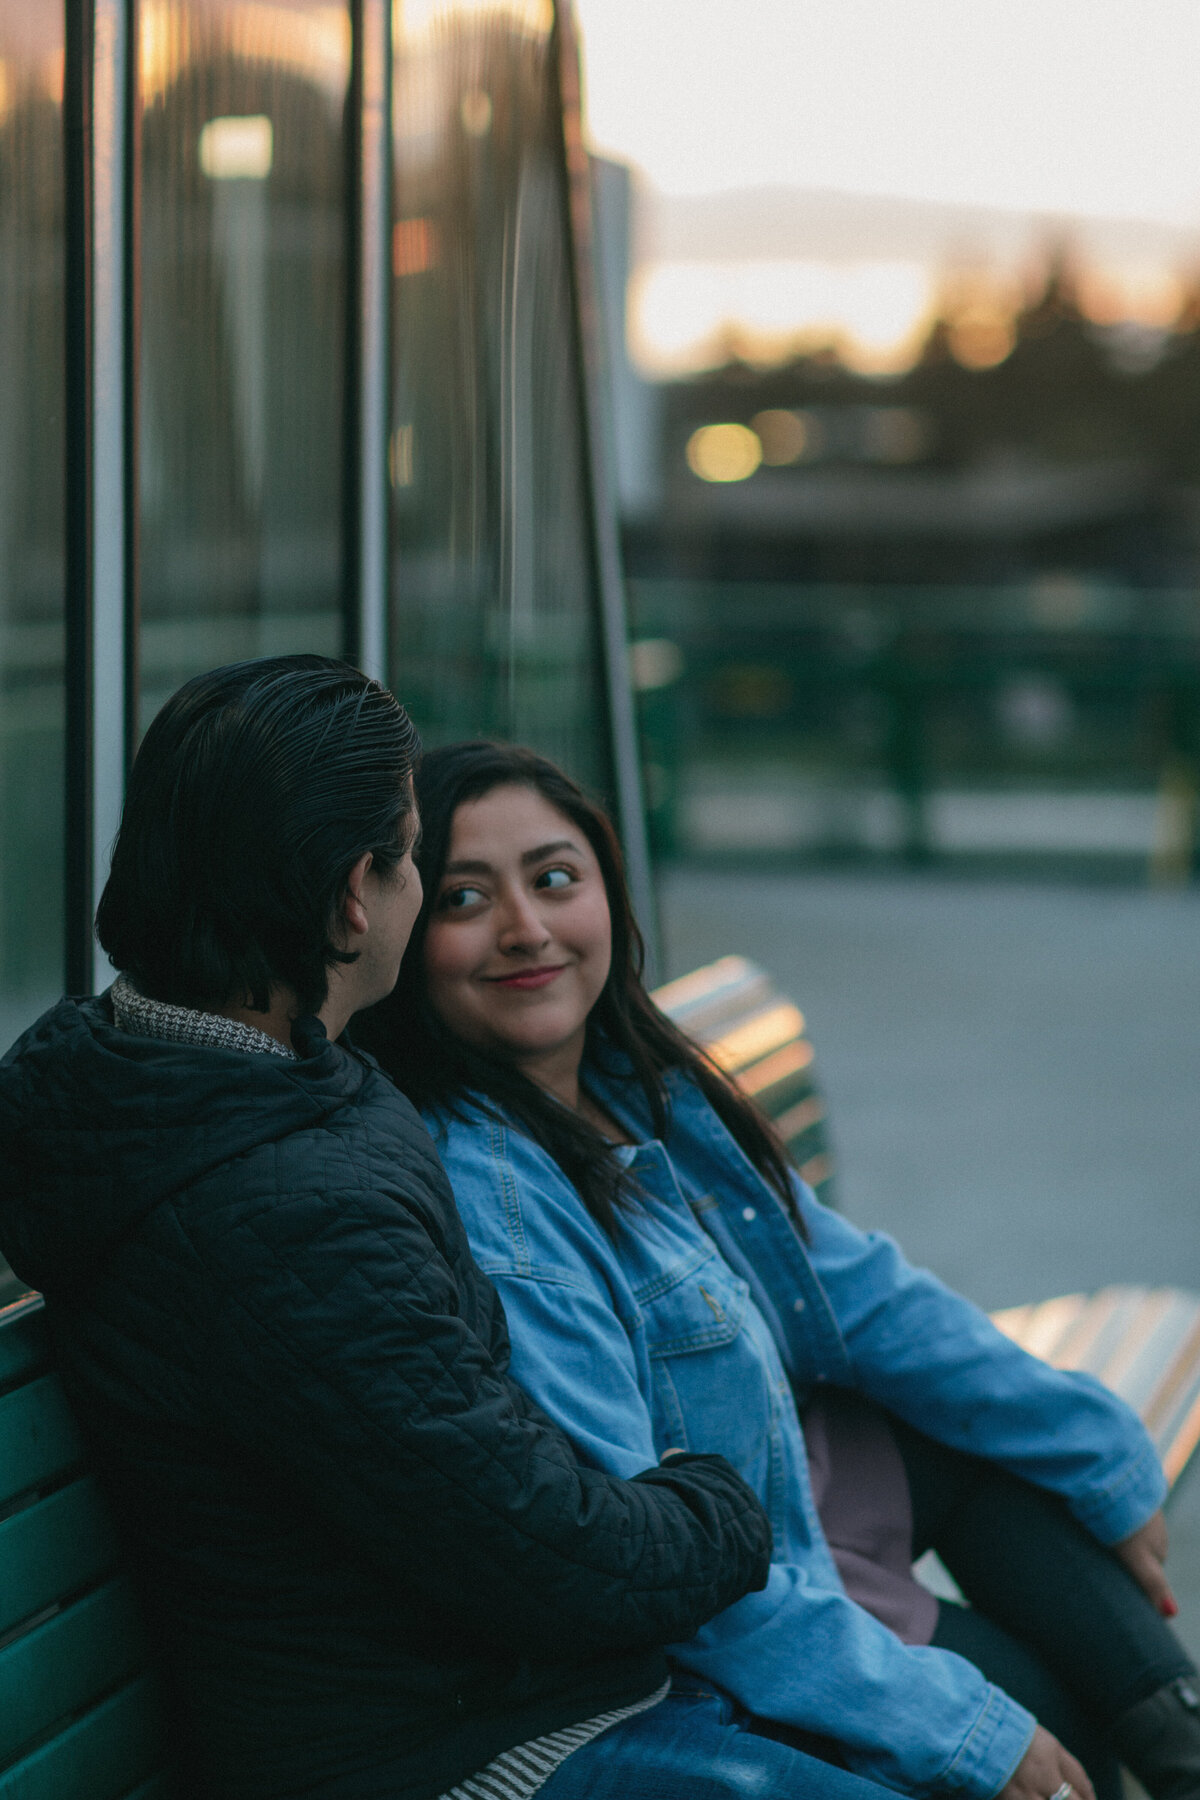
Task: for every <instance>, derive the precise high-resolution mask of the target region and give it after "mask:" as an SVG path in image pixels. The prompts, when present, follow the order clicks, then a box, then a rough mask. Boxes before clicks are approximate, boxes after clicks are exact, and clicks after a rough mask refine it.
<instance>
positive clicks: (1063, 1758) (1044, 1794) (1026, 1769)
mask: <svg viewBox="0 0 1200 1800" xmlns="http://www.w3.org/2000/svg"><path fill="white" fill-rule="evenodd" d="M1064 1782H1065V1783H1067V1784H1068V1785H1069V1786H1070V1788H1071V1791H1072V1794H1073V1796H1074V1800H1096V1795H1095V1792H1094V1790H1093V1788H1092V1784H1091V1782H1090V1781H1089V1780H1088V1778H1087V1771H1086V1770H1085V1769H1084V1767H1083V1764H1082V1763H1077V1762H1076V1761H1075V1758H1074V1757H1073V1756H1072V1755H1071V1752H1070V1751H1069V1750H1064V1749H1063V1747H1062V1745H1061V1744H1060V1743H1059V1741H1058V1739H1057V1738H1055V1737H1051V1736H1050V1733H1049V1732H1048V1731H1047V1730H1046V1728H1045V1726H1044V1725H1039V1726H1038V1727H1037V1729H1036V1731H1035V1732H1034V1734H1033V1742H1032V1743H1031V1744H1030V1746H1029V1748H1028V1750H1027V1751H1026V1752H1025V1754H1024V1756H1023V1757H1022V1758H1021V1760H1020V1762H1019V1763H1018V1764H1017V1766H1016V1768H1015V1769H1014V1770H1013V1772H1012V1774H1011V1775H1010V1776H1009V1778H1008V1781H1007V1783H1006V1785H1005V1786H1004V1787H1002V1788H1001V1789H1000V1792H999V1794H998V1795H997V1796H996V1800H1051V1797H1052V1796H1053V1795H1054V1794H1057V1792H1058V1790H1059V1789H1060V1788H1061V1787H1062V1786H1063V1784H1064Z"/></svg>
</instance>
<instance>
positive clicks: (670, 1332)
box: [635, 1250, 783, 1513]
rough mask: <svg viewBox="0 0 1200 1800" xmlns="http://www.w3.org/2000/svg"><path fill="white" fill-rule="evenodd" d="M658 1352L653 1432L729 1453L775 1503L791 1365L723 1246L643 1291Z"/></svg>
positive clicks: (650, 1338)
mask: <svg viewBox="0 0 1200 1800" xmlns="http://www.w3.org/2000/svg"><path fill="white" fill-rule="evenodd" d="M635 1297H636V1299H637V1302H638V1306H639V1309H640V1312H641V1316H642V1324H643V1328H644V1330H645V1334H646V1349H647V1352H648V1354H649V1358H650V1374H651V1386H652V1395H653V1407H652V1410H653V1414H654V1431H655V1436H656V1439H657V1441H658V1446H659V1451H660V1454H661V1452H662V1450H664V1449H666V1448H668V1447H669V1446H671V1445H676V1446H678V1447H679V1448H681V1449H688V1450H702V1451H710V1452H717V1453H719V1454H720V1455H722V1456H725V1457H727V1458H728V1459H729V1461H730V1462H731V1463H732V1464H733V1466H734V1468H735V1469H737V1470H738V1472H739V1474H741V1475H742V1476H743V1477H744V1478H745V1479H746V1480H747V1481H748V1482H749V1483H750V1484H751V1486H752V1487H753V1488H754V1489H755V1490H756V1492H757V1493H758V1494H759V1496H760V1498H761V1499H762V1500H763V1502H764V1504H765V1505H766V1507H767V1510H768V1513H770V1511H771V1496H772V1493H773V1492H774V1490H775V1489H776V1487H777V1486H778V1484H779V1476H780V1466H779V1465H780V1401H781V1387H782V1385H783V1372H782V1369H781V1367H780V1366H779V1363H778V1357H777V1354H776V1353H775V1350H774V1345H773V1343H772V1341H771V1338H770V1334H769V1333H768V1331H767V1329H766V1326H765V1324H764V1323H763V1320H762V1318H761V1315H760V1314H759V1312H758V1309H757V1307H756V1306H755V1305H754V1304H753V1301H752V1300H751V1298H750V1289H749V1287H748V1285H747V1283H746V1282H744V1281H743V1280H742V1279H741V1277H740V1276H737V1275H735V1274H734V1273H733V1272H732V1270H731V1269H730V1268H729V1267H728V1266H727V1264H725V1263H724V1262H723V1260H722V1259H721V1257H720V1256H718V1255H717V1254H716V1252H715V1251H708V1250H704V1251H701V1252H698V1253H697V1254H696V1255H695V1256H694V1257H689V1258H685V1259H684V1260H683V1261H682V1262H681V1263H679V1264H677V1265H676V1266H675V1267H674V1268H673V1269H670V1270H664V1271H662V1272H661V1273H660V1274H659V1275H658V1277H657V1278H656V1279H655V1280H654V1281H653V1282H649V1283H646V1284H645V1285H644V1286H642V1287H641V1288H640V1289H639V1290H637V1291H636V1294H635Z"/></svg>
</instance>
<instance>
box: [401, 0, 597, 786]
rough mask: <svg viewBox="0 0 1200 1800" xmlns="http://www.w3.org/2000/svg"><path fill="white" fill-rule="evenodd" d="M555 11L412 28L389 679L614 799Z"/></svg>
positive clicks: (405, 21) (406, 39)
mask: <svg viewBox="0 0 1200 1800" xmlns="http://www.w3.org/2000/svg"><path fill="white" fill-rule="evenodd" d="M553 27H554V16H553V8H552V6H551V4H550V0H509V4H507V5H505V4H479V3H475V4H465V3H461V0H460V3H459V4H455V3H454V0H422V3H420V4H412V3H409V4H408V5H402V6H400V7H399V8H398V11H397V26H396V45H395V91H394V121H395V123H394V131H395V138H394V145H395V176H394V208H395V214H394V224H393V236H392V273H393V296H394V298H393V306H394V314H393V355H394V370H395V374H394V387H393V395H392V426H391V445H390V459H389V460H390V475H391V485H392V530H393V549H392V555H393V563H392V582H391V588H392V596H391V605H392V630H391V638H392V646H391V648H392V679H393V684H394V685H395V687H396V690H397V692H398V693H399V694H400V695H401V697H402V698H403V699H404V700H406V701H407V702H408V703H409V705H410V706H411V708H412V711H413V715H414V717H415V718H416V719H417V721H418V723H419V725H420V727H421V730H422V732H423V734H424V735H425V737H426V739H427V740H428V741H430V742H436V741H445V740H446V739H448V738H453V737H462V736H466V735H479V734H480V733H487V734H496V735H499V736H503V737H506V738H511V739H517V740H520V741H522V742H529V743H533V744H535V745H537V746H538V748H540V749H542V750H543V751H545V752H546V753H547V754H549V755H551V756H553V757H555V758H556V759H558V760H559V761H561V762H563V763H565V764H566V766H567V767H568V768H569V769H570V770H571V771H572V773H573V774H575V775H576V776H578V777H580V778H581V779H583V780H584V781H587V782H589V783H592V784H594V785H595V786H597V787H599V788H601V789H603V788H604V787H606V786H607V785H608V769H607V764H606V760H605V751H604V746H605V742H606V734H605V731H604V727H603V714H602V707H601V687H600V678H599V665H598V656H599V651H598V643H597V635H596V625H595V614H594V602H593V591H592V574H591V565H590V560H589V553H588V542H589V540H588V516H587V510H586V506H587V502H586V488H585V472H584V466H583V452H582V439H581V430H580V400H579V392H578V386H577V376H576V370H575V364H574V358H573V346H572V333H573V325H572V316H573V314H572V296H571V287H570V266H569V259H568V241H567V224H566V211H565V202H564V194H563V186H562V134H561V119H560V114H559V111H558V104H559V103H558V83H557V80H556V78H555V69H554V56H555V55H556V42H555V37H554V30H553Z"/></svg>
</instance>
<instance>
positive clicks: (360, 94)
mask: <svg viewBox="0 0 1200 1800" xmlns="http://www.w3.org/2000/svg"><path fill="white" fill-rule="evenodd" d="M350 18H351V42H352V46H353V49H352V61H351V72H350V99H349V128H348V130H347V134H346V137H347V158H346V163H347V168H346V175H347V188H346V217H347V221H348V225H349V255H348V258H347V273H348V277H349V279H348V287H347V304H346V382H345V397H346V398H345V405H346V413H345V458H346V460H345V488H344V523H343V531H342V554H343V600H344V606H345V645H346V656H347V657H348V659H349V660H350V661H351V662H354V663H357V665H358V667H359V668H360V669H362V670H363V672H364V673H365V674H367V675H372V676H374V678H375V679H376V681H386V680H387V673H388V629H387V626H388V581H389V572H390V521H391V505H390V493H389V484H388V428H389V427H388V409H389V404H390V397H391V379H390V376H391V345H390V321H391V307H390V300H391V291H390V282H391V171H392V104H391V101H392V7H391V0H351V8H350Z"/></svg>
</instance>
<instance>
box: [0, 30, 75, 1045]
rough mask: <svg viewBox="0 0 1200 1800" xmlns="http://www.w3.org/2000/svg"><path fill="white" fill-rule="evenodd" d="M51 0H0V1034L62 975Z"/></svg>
mask: <svg viewBox="0 0 1200 1800" xmlns="http://www.w3.org/2000/svg"><path fill="white" fill-rule="evenodd" d="M62 76H63V13H62V10H61V8H57V7H54V6H30V5H29V3H28V0H0V370H3V380H2V381H0V1049H4V1048H6V1047H7V1045H8V1043H9V1041H10V1039H11V1038H12V1037H14V1036H15V1035H16V1033H17V1032H18V1031H19V1030H21V1029H22V1028H23V1027H24V1026H25V1025H26V1024H28V1023H29V1021H30V1020H31V1019H33V1018H34V1017H36V1015H37V1014H38V1013H39V1012H40V1011H42V1010H43V1008H44V1007H46V1006H47V1005H49V1004H50V1003H51V1002H52V1001H53V1000H55V999H57V997H58V995H59V994H61V992H62V983H63V915H62V868H63V735H64V691H63V689H64V683H63V653H64V638H63V580H64V565H65V556H64V550H65V541H64V512H63V488H64V457H65V420H64V411H65V406H64V358H63V343H64V320H63V276H64V259H65V238H64V217H63V166H62Z"/></svg>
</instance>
